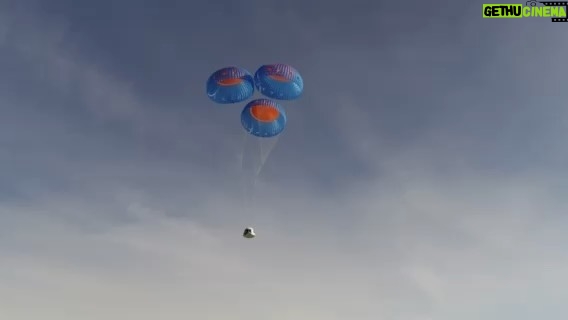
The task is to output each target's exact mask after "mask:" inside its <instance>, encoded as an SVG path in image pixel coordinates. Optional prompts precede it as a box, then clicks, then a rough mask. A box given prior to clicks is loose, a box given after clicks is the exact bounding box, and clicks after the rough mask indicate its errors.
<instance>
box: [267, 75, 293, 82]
mask: <svg viewBox="0 0 568 320" xmlns="http://www.w3.org/2000/svg"><path fill="white" fill-rule="evenodd" d="M270 79H272V80H276V81H280V82H288V81H290V79H288V78H286V77H285V76H281V75H279V74H273V75H270Z"/></svg>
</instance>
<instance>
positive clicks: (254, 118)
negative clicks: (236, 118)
mask: <svg viewBox="0 0 568 320" xmlns="http://www.w3.org/2000/svg"><path fill="white" fill-rule="evenodd" d="M241 124H242V125H243V128H244V129H245V130H246V131H247V132H248V133H250V134H252V135H253V136H257V137H261V138H271V137H274V136H277V135H279V134H280V133H281V132H282V131H283V130H284V128H285V127H286V113H285V112H284V108H282V106H281V105H280V104H278V103H276V102H274V101H272V100H269V99H257V100H253V101H251V102H249V103H248V104H247V105H246V106H245V108H244V109H243V111H242V112H241Z"/></svg>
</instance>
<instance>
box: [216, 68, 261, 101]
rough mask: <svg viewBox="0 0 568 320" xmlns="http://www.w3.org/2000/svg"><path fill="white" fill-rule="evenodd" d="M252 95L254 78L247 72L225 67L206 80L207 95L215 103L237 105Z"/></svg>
mask: <svg viewBox="0 0 568 320" xmlns="http://www.w3.org/2000/svg"><path fill="white" fill-rule="evenodd" d="M253 94H254V78H253V77H252V75H251V73H250V72H248V71H247V70H245V69H243V68H239V67H226V68H223V69H219V70H217V71H215V72H214V73H213V74H212V75H211V76H210V77H209V80H207V95H208V96H209V98H210V99H211V100H213V101H215V102H217V103H222V104H227V103H238V102H242V101H245V100H247V99H248V98H250V97H252V95H253Z"/></svg>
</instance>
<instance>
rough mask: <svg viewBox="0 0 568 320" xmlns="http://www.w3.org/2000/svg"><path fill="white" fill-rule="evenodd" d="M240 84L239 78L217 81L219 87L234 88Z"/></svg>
mask: <svg viewBox="0 0 568 320" xmlns="http://www.w3.org/2000/svg"><path fill="white" fill-rule="evenodd" d="M241 82H243V80H242V79H241V78H228V79H223V80H219V81H217V83H218V84H219V85H221V86H234V85H237V84H239V83H241Z"/></svg>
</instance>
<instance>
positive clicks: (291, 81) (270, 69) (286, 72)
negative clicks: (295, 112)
mask: <svg viewBox="0 0 568 320" xmlns="http://www.w3.org/2000/svg"><path fill="white" fill-rule="evenodd" d="M254 83H255V86H256V89H257V90H258V91H260V93H262V94H263V95H265V96H267V97H269V98H272V99H278V100H294V99H296V98H298V97H299V96H300V95H301V94H302V92H303V91H304V80H303V79H302V76H301V75H300V73H299V72H298V71H297V70H296V69H294V68H293V67H292V66H289V65H287V64H268V65H263V66H262V67H260V68H259V69H258V70H257V71H256V72H255V74H254Z"/></svg>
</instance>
